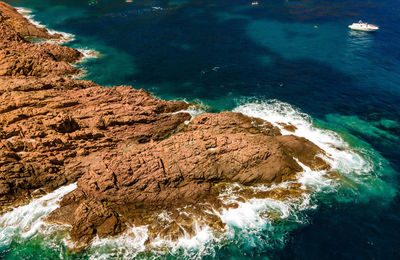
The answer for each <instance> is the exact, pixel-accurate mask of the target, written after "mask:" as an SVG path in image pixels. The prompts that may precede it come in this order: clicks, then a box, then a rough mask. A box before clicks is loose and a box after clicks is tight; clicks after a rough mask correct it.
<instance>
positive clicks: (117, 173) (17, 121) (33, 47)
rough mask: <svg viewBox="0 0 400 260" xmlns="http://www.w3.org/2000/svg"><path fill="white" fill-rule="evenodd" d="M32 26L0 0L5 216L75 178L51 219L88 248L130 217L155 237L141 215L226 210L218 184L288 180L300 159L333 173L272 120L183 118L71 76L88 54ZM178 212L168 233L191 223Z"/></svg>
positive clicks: (141, 93) (143, 95) (180, 105)
mask: <svg viewBox="0 0 400 260" xmlns="http://www.w3.org/2000/svg"><path fill="white" fill-rule="evenodd" d="M26 22H27V21H26V19H25V18H21V16H20V15H18V14H17V13H16V12H15V10H14V9H12V8H10V7H9V6H8V5H6V4H4V3H2V2H0V39H1V42H0V126H1V129H0V140H1V142H0V212H4V211H5V210H7V209H8V208H9V207H10V206H16V205H20V204H23V203H26V202H27V201H29V200H30V199H32V198H35V197H37V196H42V195H43V194H45V193H47V192H49V191H52V190H54V189H56V188H58V187H60V186H62V185H66V184H68V183H72V182H76V181H77V182H78V188H77V189H76V190H75V191H73V192H71V193H70V194H68V195H66V196H65V197H64V198H63V200H62V201H61V202H60V208H58V209H57V210H55V211H53V212H52V213H51V214H50V216H49V217H48V221H51V222H54V223H59V224H69V225H71V226H72V228H71V231H70V235H71V239H72V240H73V241H74V242H77V246H78V247H82V246H85V245H86V244H87V243H88V242H90V241H91V239H93V238H94V237H95V236H99V237H106V236H113V235H117V234H119V233H121V232H123V231H124V230H125V229H126V227H127V226H129V225H132V224H143V223H145V224H151V223H153V225H152V226H150V229H151V230H153V231H154V232H158V233H163V232H164V233H165V232H169V231H165V230H160V229H158V228H156V227H157V225H158V224H157V223H161V222H160V221H158V220H153V219H151V218H143V216H145V215H146V214H147V213H149V212H152V211H159V210H164V209H165V210H168V209H176V208H178V207H184V206H190V205H192V206H196V205H209V206H210V207H219V206H220V205H219V202H218V195H219V191H220V189H219V188H218V187H219V185H221V184H225V183H239V184H241V185H244V186H249V185H253V184H258V183H265V184H272V183H280V182H282V181H285V180H292V179H294V178H296V174H297V173H298V172H300V171H302V170H303V169H302V167H301V165H300V164H299V162H300V163H302V164H304V165H306V166H308V167H310V168H312V169H328V168H329V165H328V164H327V163H326V162H325V161H323V160H322V159H321V158H320V157H319V155H320V154H323V153H324V152H323V151H322V150H321V149H320V148H319V147H317V146H316V145H314V144H313V143H311V142H310V141H308V140H307V139H304V138H300V137H296V136H294V135H282V134H281V132H280V131H279V129H278V128H276V127H274V126H273V125H271V124H270V123H268V122H266V121H264V120H261V119H258V118H251V117H247V116H245V115H243V114H240V113H233V112H223V113H219V114H211V113H206V114H202V115H200V116H198V117H196V118H194V119H193V120H192V121H191V122H190V123H188V124H187V122H188V121H189V120H190V119H191V116H190V115H189V114H188V113H185V112H180V111H182V110H185V109H187V108H188V107H189V105H190V104H187V103H185V102H173V101H164V100H159V99H156V98H154V97H153V96H152V95H151V94H150V93H148V92H146V91H145V90H135V89H133V88H132V87H130V86H119V87H112V88H104V87H101V86H98V85H96V84H95V83H93V82H90V81H79V80H73V79H70V78H68V77H66V76H68V75H71V74H72V73H76V72H78V71H77V70H76V69H75V68H74V67H73V66H71V65H70V63H71V62H75V61H77V60H78V59H80V58H81V57H82V54H80V53H79V52H78V51H76V50H73V49H70V48H66V47H60V46H57V45H51V44H47V43H45V44H41V45H38V44H34V43H31V42H28V41H27V40H26V39H25V38H24V37H25V36H39V37H44V38H47V37H49V36H48V35H47V34H46V31H43V30H42V29H38V28H36V29H37V30H36V29H34V28H31V26H30V25H29V26H28V25H26ZM42 33H43V35H42ZM294 130H295V129H294ZM296 192H297V191H296ZM298 192H301V191H298ZM269 193H270V196H275V197H279V196H281V197H285V196H288V194H289V193H290V192H288V191H287V190H279V191H278V190H277V191H275V192H269ZM193 211H195V209H193ZM147 215H148V214H147ZM175 217H176V219H180V221H181V223H180V224H179V225H178V224H174V225H173V226H171V227H170V229H169V230H174V232H177V234H178V233H179V232H183V231H182V229H181V227H182V226H187V227H188V228H190V226H191V225H192V224H193V220H191V219H189V218H185V217H184V216H182V215H179V214H177V215H176V216H175ZM214 218H215V216H214ZM210 219H212V222H213V225H215V226H222V224H221V223H219V222H218V221H216V220H214V219H213V217H212V216H211V217H210ZM182 223H183V224H182Z"/></svg>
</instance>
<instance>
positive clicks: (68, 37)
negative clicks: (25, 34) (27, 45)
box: [15, 7, 75, 44]
mask: <svg viewBox="0 0 400 260" xmlns="http://www.w3.org/2000/svg"><path fill="white" fill-rule="evenodd" d="M15 9H16V10H17V11H18V12H19V13H20V14H21V15H22V16H24V17H25V18H26V19H28V21H29V22H30V23H32V24H33V25H35V26H36V27H38V28H46V26H45V25H43V24H41V23H40V22H38V21H36V20H34V17H35V15H34V14H32V10H30V9H27V8H23V7H16V8H15ZM46 29H47V31H48V32H49V34H51V35H54V34H60V35H61V36H62V37H61V38H60V39H49V40H46V42H48V43H53V44H64V43H67V42H71V41H73V40H75V35H73V34H71V33H67V32H59V31H55V30H52V29H49V28H46Z"/></svg>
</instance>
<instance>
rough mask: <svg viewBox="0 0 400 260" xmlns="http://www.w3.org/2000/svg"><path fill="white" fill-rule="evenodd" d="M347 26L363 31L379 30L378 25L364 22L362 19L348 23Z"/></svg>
mask: <svg viewBox="0 0 400 260" xmlns="http://www.w3.org/2000/svg"><path fill="white" fill-rule="evenodd" d="M349 28H350V29H352V30H356V31H364V32H375V31H377V30H379V27H378V26H376V25H373V24H369V23H364V22H363V21H361V20H360V21H358V23H353V24H352V25H349Z"/></svg>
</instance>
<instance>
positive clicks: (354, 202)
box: [0, 0, 400, 259]
mask: <svg viewBox="0 0 400 260" xmlns="http://www.w3.org/2000/svg"><path fill="white" fill-rule="evenodd" d="M6 2H9V3H10V4H12V5H14V6H18V7H26V8H29V9H31V10H33V14H34V15H35V16H34V19H35V20H37V21H40V22H41V23H42V24H43V25H46V26H47V27H49V28H51V29H54V30H58V31H62V32H68V33H71V34H73V35H75V37H74V40H72V41H70V42H68V43H66V45H67V46H71V47H74V48H80V49H86V50H95V51H97V52H99V53H100V54H101V55H100V57H97V58H88V59H87V60H86V61H85V62H83V63H80V64H78V65H77V66H78V67H79V68H81V69H84V70H86V71H87V72H86V74H85V76H84V78H86V79H90V80H94V81H95V82H97V83H99V84H102V85H105V86H112V85H120V84H130V85H132V86H133V87H135V88H145V89H147V90H149V91H151V92H153V93H154V94H155V95H156V96H158V97H160V98H165V99H178V100H187V101H195V102H198V103H201V104H204V110H208V111H215V112H216V111H222V110H234V111H240V112H243V113H245V114H248V115H252V116H258V117H262V118H265V119H266V120H268V121H272V122H282V121H283V122H286V121H287V122H292V123H294V124H295V125H296V126H297V127H298V128H299V130H298V131H297V132H296V135H301V136H305V137H307V138H309V139H310V140H312V141H313V142H315V143H317V144H318V145H320V146H321V147H323V148H324V149H326V150H329V149H331V148H330V146H329V144H334V145H336V146H338V147H341V148H342V149H343V151H342V152H339V151H334V150H329V152H330V153H331V154H332V157H333V158H334V160H333V161H332V164H333V165H334V168H335V169H337V170H338V171H339V172H340V173H342V175H343V176H344V180H341V181H339V182H335V181H330V180H327V179H325V178H323V177H321V174H319V173H315V172H308V173H307V172H306V173H305V174H304V178H302V183H303V184H304V185H306V186H307V187H309V188H310V189H311V190H312V193H311V194H310V196H308V197H303V198H301V199H300V200H299V201H291V202H285V203H283V204H279V203H277V202H276V201H268V200H263V201H257V200H254V201H249V202H247V203H245V204H243V205H241V207H240V208H239V209H238V210H236V211H229V212H220V213H221V214H222V215H221V216H222V218H223V219H224V221H225V222H226V223H227V224H228V227H229V230H227V231H226V233H224V234H218V233H214V232H212V231H210V230H207V228H206V227H202V228H199V232H198V234H199V235H198V236H197V237H195V238H186V239H185V240H182V241H180V242H179V243H175V244H172V245H171V244H169V245H164V246H162V247H153V248H150V249H149V248H147V249H146V248H144V247H143V245H142V244H143V243H142V242H143V240H144V239H145V233H146V232H145V230H142V229H140V227H139V229H135V230H132V231H131V232H132V234H133V236H130V237H129V236H128V237H123V238H120V239H114V240H108V241H95V243H94V244H93V245H92V246H91V247H90V248H88V249H87V250H86V251H84V252H82V253H79V254H73V253H70V252H68V250H67V247H66V242H65V240H64V239H65V236H66V234H65V232H66V231H65V230H66V228H60V227H59V228H58V229H61V230H58V231H55V230H54V227H48V226H46V225H44V224H41V228H40V229H37V230H36V231H35V232H30V233H29V231H30V230H32V225H33V224H32V223H38V222H37V221H38V219H39V218H40V216H42V215H44V214H46V210H47V211H48V210H50V209H51V208H47V209H46V210H42V211H40V212H39V211H38V212H36V213H35V214H34V215H35V217H32V214H27V215H25V216H26V217H25V218H26V219H30V220H31V222H30V223H26V224H24V225H22V224H19V222H18V221H16V222H7V223H9V225H8V226H9V227H11V226H13V227H15V228H14V229H13V230H11V229H9V230H5V229H3V231H1V232H0V250H1V253H0V257H3V258H6V259H21V258H25V259H37V258H43V259H46V258H47V259H54V258H71V259H74V258H82V259H88V258H90V257H92V258H101V257H103V258H118V257H125V258H128V259H130V258H135V257H136V258H142V259H147V258H167V259H168V258H170V259H175V258H186V259H189V258H190V259H191V258H194V257H197V258H204V259H247V258H258V259H268V258H270V259H293V258H296V259H310V258H323V259H337V258H341V259H349V258H352V259H396V258H400V252H399V249H398V248H399V246H400V235H399V234H398V232H396V230H400V199H399V196H398V188H399V186H398V184H399V174H398V172H399V170H400V152H399V149H398V147H399V145H400V108H399V106H398V104H399V101H400V47H399V46H400V27H399V26H397V24H398V22H399V21H400V17H399V15H398V14H399V13H400V3H399V2H396V1H395V2H394V1H388V0H386V1H378V0H371V1H344V0H339V1H335V2H332V1H305V0H303V1H270V0H266V1H259V5H258V6H251V5H250V1H234V2H232V1H199V0H197V1H190V0H187V1H148V0H141V1H134V2H133V3H126V2H124V1H116V0H113V1H111V0H109V1H101V0H99V1H95V0H93V1H78V0H72V1H71V0H70V1H54V0H53V1H50V0H45V1H43V0H41V1H39V0H29V1H28V0H26V1H20V0H15V1H6ZM359 19H365V20H367V21H369V22H370V23H376V24H377V25H379V26H380V27H381V30H380V31H379V32H377V33H375V34H368V33H362V32H354V31H349V30H348V28H347V25H348V24H351V23H352V22H354V21H358V20H359ZM307 176H308V177H307ZM227 197H229V196H228V195H227ZM55 200H56V197H54V198H53V199H50V201H52V202H54V207H55V206H56V203H55ZM50 204H51V203H50ZM38 205H42V204H38ZM51 205H52V204H51ZM39 208H40V207H39ZM21 212H22V211H21ZM21 212H19V213H18V214H16V213H15V214H14V215H10V216H8V220H9V219H18V218H20V217H21V216H22V215H23V213H21ZM265 212H270V213H271V212H272V213H274V214H275V215H277V216H278V217H277V218H276V219H270V218H266V217H263V213H265ZM4 219H7V218H5V217H4V216H3V217H2V218H0V224H1V223H2V221H3V227H4V223H5V222H4V221H5V220H4ZM6 231H7V232H6ZM27 232H28V234H26V233H27ZM135 234H136V235H135ZM132 237H134V238H132ZM39 256H40V257H39Z"/></svg>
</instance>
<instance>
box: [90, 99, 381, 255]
mask: <svg viewBox="0 0 400 260" xmlns="http://www.w3.org/2000/svg"><path fill="white" fill-rule="evenodd" d="M234 111H236V112H241V113H244V114H246V115H249V116H253V117H259V118H263V119H265V120H267V121H269V122H271V123H272V124H274V125H275V126H277V127H279V128H280V129H281V131H282V133H283V134H293V133H291V132H288V131H286V130H285V129H284V128H283V127H282V126H281V125H280V124H279V123H290V124H292V125H294V126H296V128H297V130H296V131H295V133H294V134H295V135H297V136H301V137H305V138H307V139H309V140H310V141H312V142H314V143H315V144H317V145H318V146H319V147H321V148H322V149H324V150H325V151H326V156H324V159H325V160H327V161H328V162H329V163H330V164H331V166H332V168H333V170H337V171H338V172H340V173H341V174H343V175H344V176H346V177H348V178H350V179H353V180H354V181H355V182H357V181H359V182H363V181H368V180H366V176H373V171H374V166H375V165H374V164H373V163H372V161H371V160H368V158H365V157H363V156H361V155H360V154H359V153H358V152H359V151H355V150H353V149H352V148H351V147H350V146H349V145H348V144H347V143H346V142H345V141H344V140H343V138H341V136H339V135H338V134H336V133H335V132H333V131H330V130H324V129H320V128H317V127H315V126H314V125H313V122H312V119H311V118H310V117H309V116H308V115H307V114H304V113H302V112H301V111H299V110H297V109H295V108H294V107H292V106H290V105H289V104H287V103H283V102H279V101H277V100H271V101H267V102H251V103H246V104H243V105H241V106H239V107H237V108H236V109H235V110H234ZM204 112H205V111H203V110H199V108H194V111H192V112H191V114H192V116H193V117H195V116H197V115H199V114H201V113H204ZM338 148H339V149H338ZM321 156H322V155H321ZM295 159H296V158H295ZM296 160H297V159H296ZM297 161H298V160H297ZM298 163H299V164H300V165H301V166H302V168H303V169H304V171H303V172H301V173H300V174H299V175H298V180H297V181H288V182H284V183H280V184H276V185H269V186H268V185H258V186H255V187H247V189H249V188H250V189H253V190H254V191H271V190H274V189H277V188H287V187H289V185H290V184H292V183H300V184H301V188H302V189H305V190H307V191H309V192H307V193H303V194H302V195H301V196H300V197H297V198H291V199H286V200H276V199H272V198H263V199H259V198H252V199H248V200H247V201H243V200H241V199H240V195H238V194H239V193H240V190H241V189H243V187H241V186H240V185H238V184H231V185H230V186H228V187H227V188H226V190H225V191H224V192H223V193H222V194H220V196H219V197H220V199H221V200H222V201H223V202H224V203H225V204H226V205H228V204H232V203H235V204H237V205H238V206H237V207H235V208H222V209H215V210H214V212H213V214H215V215H216V216H218V217H219V218H220V219H221V221H222V222H223V223H225V224H226V227H225V229H223V230H222V231H221V230H219V231H216V230H213V229H212V228H211V227H209V226H207V225H203V226H201V225H198V224H197V225H196V226H195V230H196V233H195V235H194V236H190V235H188V234H186V235H185V236H183V237H181V238H180V239H178V240H177V241H169V240H165V239H158V240H156V241H152V242H151V243H150V244H149V245H148V246H147V249H145V248H144V247H140V248H135V244H134V243H133V242H132V241H130V240H129V239H126V237H125V234H124V235H122V236H120V237H119V238H115V239H116V240H112V241H114V242H113V243H114V245H116V248H114V252H115V250H116V252H118V256H119V257H121V255H122V256H123V257H126V256H128V257H127V258H129V256H133V255H136V254H138V253H139V252H143V250H150V251H152V252H153V253H155V252H158V253H159V254H165V253H170V254H172V255H174V254H178V253H179V255H180V256H182V255H184V256H186V257H187V258H198V257H202V256H205V255H213V254H214V250H215V246H222V245H223V244H224V243H230V242H229V241H231V242H233V241H234V243H236V244H243V245H246V246H250V247H253V248H260V247H266V246H267V247H270V246H271V247H272V246H282V245H283V244H284V242H285V236H286V234H287V232H288V231H290V230H291V229H293V228H296V227H297V226H298V225H304V224H306V223H307V222H308V218H307V215H306V214H305V213H304V211H307V210H314V209H316V208H317V207H318V201H317V200H316V199H315V198H314V196H315V195H318V194H320V193H330V194H336V193H337V188H338V186H339V185H340V184H339V182H338V181H335V180H333V179H331V178H327V177H326V174H327V172H326V171H313V170H311V169H310V168H309V167H307V166H306V165H303V164H302V163H301V162H299V161H298ZM182 211H183V212H184V209H182ZM158 217H159V218H160V219H162V220H163V221H166V220H168V221H172V220H171V219H170V218H169V214H168V213H167V212H163V213H162V214H160V215H159V216H158ZM277 221H278V222H280V223H282V222H285V223H286V222H287V223H290V224H288V225H285V224H284V225H283V227H282V225H276V222H277ZM139 228H141V229H139V236H138V234H136V233H135V232H136V231H135V230H137V228H134V229H132V230H131V231H129V232H131V233H132V232H133V233H135V234H134V235H133V237H137V236H138V237H141V238H144V237H146V236H145V235H143V234H142V232H144V230H145V227H139ZM140 234H142V235H140ZM146 238H147V237H146ZM100 241H101V242H100ZM109 241H110V240H109V239H104V240H96V243H97V245H101V244H102V243H109ZM115 241H119V242H118V243H117V242H115ZM238 241H239V242H238ZM141 243H142V242H140V243H139V244H140V245H141ZM128 252H129V253H128ZM104 255H106V256H110V254H104ZM97 256H102V257H103V255H101V254H100V255H97ZM113 256H116V255H113Z"/></svg>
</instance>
